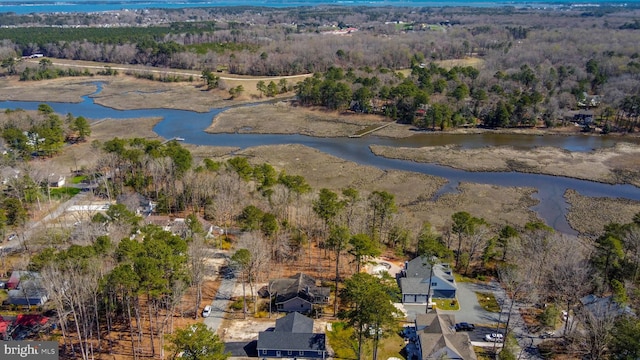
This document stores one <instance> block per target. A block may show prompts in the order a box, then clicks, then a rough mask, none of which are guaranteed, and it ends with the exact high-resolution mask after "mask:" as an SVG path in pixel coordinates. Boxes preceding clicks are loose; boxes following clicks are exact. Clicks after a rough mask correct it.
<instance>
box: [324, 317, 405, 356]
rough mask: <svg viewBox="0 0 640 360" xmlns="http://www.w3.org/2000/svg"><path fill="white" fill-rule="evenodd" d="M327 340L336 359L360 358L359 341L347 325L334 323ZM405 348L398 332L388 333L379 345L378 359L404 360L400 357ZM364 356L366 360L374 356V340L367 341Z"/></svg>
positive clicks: (363, 351) (364, 346) (364, 344)
mask: <svg viewBox="0 0 640 360" xmlns="http://www.w3.org/2000/svg"><path fill="white" fill-rule="evenodd" d="M327 338H328V342H329V346H330V347H331V349H332V350H333V352H334V358H336V359H356V358H357V357H358V340H357V339H356V338H355V337H354V336H353V329H351V328H349V327H347V326H346V324H345V323H342V322H335V323H333V324H332V325H331V331H329V332H327ZM404 346H405V344H404V339H402V337H400V335H398V333H397V332H393V333H388V334H387V335H386V336H385V337H383V338H381V339H380V341H379V343H378V359H388V358H390V357H396V358H400V359H403V358H404V357H403V356H402V355H400V351H402V349H403V348H404ZM362 356H363V357H364V358H365V359H366V358H371V357H372V356H373V340H372V339H365V341H364V343H363V349H362Z"/></svg>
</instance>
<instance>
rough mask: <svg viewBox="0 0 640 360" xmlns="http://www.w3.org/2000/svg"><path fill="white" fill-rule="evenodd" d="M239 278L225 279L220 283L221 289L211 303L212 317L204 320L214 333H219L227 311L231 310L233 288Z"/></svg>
mask: <svg viewBox="0 0 640 360" xmlns="http://www.w3.org/2000/svg"><path fill="white" fill-rule="evenodd" d="M236 281H237V278H236V277H233V278H229V279H225V278H223V279H222V281H221V282H220V287H219V288H218V292H217V293H216V297H215V299H213V301H212V302H211V315H209V317H207V318H205V319H204V324H205V325H207V327H208V328H209V329H211V330H213V331H214V332H216V331H218V329H219V328H220V325H221V324H222V320H223V319H224V317H225V314H226V312H227V309H228V308H229V301H230V300H231V295H232V294H233V288H234V287H235V286H236Z"/></svg>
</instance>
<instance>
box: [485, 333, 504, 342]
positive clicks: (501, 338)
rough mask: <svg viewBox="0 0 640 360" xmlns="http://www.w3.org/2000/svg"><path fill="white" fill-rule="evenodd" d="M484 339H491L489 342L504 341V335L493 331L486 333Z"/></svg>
mask: <svg viewBox="0 0 640 360" xmlns="http://www.w3.org/2000/svg"><path fill="white" fill-rule="evenodd" d="M484 340H485V341H489V342H503V341H504V335H502V334H497V333H491V334H487V335H485V336H484Z"/></svg>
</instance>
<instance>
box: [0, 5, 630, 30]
mask: <svg viewBox="0 0 640 360" xmlns="http://www.w3.org/2000/svg"><path fill="white" fill-rule="evenodd" d="M616 4H617V5H621V6H626V5H635V6H637V5H640V0H630V1H620V0H585V1H575V0H521V1H518V0H468V1H465V0H452V1H443V0H166V1H162V0H1V1H0V13H9V12H13V13H16V14H29V13H60V12H64V13H73V12H77V13H91V12H103V11H123V10H140V9H152V8H162V9H178V8H195V7H230V6H255V7H272V8H287V7H299V6H321V5H335V6H397V7H444V6H469V7H501V6H514V7H531V8H554V7H558V8H559V7H566V6H600V5H616ZM0 25H1V24H0Z"/></svg>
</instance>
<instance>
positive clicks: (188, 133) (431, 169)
mask: <svg viewBox="0 0 640 360" xmlns="http://www.w3.org/2000/svg"><path fill="white" fill-rule="evenodd" d="M100 90H101V86H100V85H98V91H97V92H99V91H100ZM41 103H42V102H31V101H0V107H2V108H9V109H17V108H21V109H25V110H35V109H37V107H38V105H39V104H41ZM47 104H49V105H50V106H51V107H52V108H53V109H54V111H56V112H57V113H60V114H67V113H72V114H74V115H76V116H79V115H82V116H84V117H86V118H88V119H92V120H98V119H105V118H110V119H131V118H142V117H162V118H163V120H162V121H160V122H159V123H158V124H157V125H156V126H155V127H154V131H155V132H156V133H157V134H158V135H160V136H162V137H164V138H167V139H169V138H174V137H181V138H184V139H185V142H188V143H191V144H196V145H212V146H232V147H239V148H247V147H252V146H258V145H275V144H302V145H305V146H309V147H312V148H315V149H317V150H320V151H322V152H325V153H328V154H331V155H334V156H337V157H340V158H343V159H345V160H350V161H353V162H356V163H359V164H362V165H370V166H375V167H377V168H380V169H395V170H404V171H412V172H418V173H425V174H430V175H434V176H439V177H443V178H446V179H447V180H449V182H448V183H447V184H446V185H445V186H444V187H443V188H442V189H440V190H439V192H438V195H441V194H444V193H447V192H455V191H456V189H457V186H458V184H459V183H460V182H473V183H482V184H492V185H499V186H524V187H533V188H536V189H537V190H538V191H537V193H536V194H535V195H534V196H535V197H536V199H538V200H539V201H540V202H539V204H538V205H536V206H534V207H533V208H532V210H534V211H536V212H537V213H538V215H539V216H540V217H541V218H542V219H544V220H545V222H546V223H547V224H548V225H549V226H552V227H554V228H555V229H556V230H557V231H560V232H564V233H568V234H575V231H574V230H573V229H571V227H570V226H569V224H568V223H567V221H566V217H565V215H566V213H567V208H568V205H567V203H566V202H565V200H564V197H563V195H564V192H565V191H566V190H567V189H574V190H576V191H578V192H579V193H580V194H582V195H585V196H592V197H609V198H625V199H631V200H638V201H640V188H637V187H635V186H632V185H608V184H601V183H597V182H592V181H585V180H577V179H572V178H565V177H558V176H548V175H537V174H524V173H516V172H468V171H463V170H457V169H453V168H449V167H445V166H439V165H434V164H423V163H416V162H412V161H405V160H395V159H386V158H382V157H378V156H375V155H374V154H373V153H372V152H371V151H370V150H369V145H372V144H377V145H388V146H441V145H448V144H454V145H460V146H462V147H467V148H476V147H480V146H487V145H512V146H516V147H520V148H523V147H524V148H532V147H535V146H556V147H560V148H563V149H567V150H571V151H591V150H593V149H597V148H602V147H610V146H613V145H614V144H615V143H616V142H617V141H619V139H615V138H608V137H590V136H535V135H531V136H528V135H517V136H514V135H505V134H491V136H487V135H485V134H469V135H455V136H452V135H443V134H438V135H434V134H417V135H416V136H412V137H410V138H408V139H389V138H379V137H375V136H367V137H363V138H358V139H350V138H314V137H309V136H303V135H257V134H209V133H205V132H204V129H206V128H207V127H208V126H209V125H210V124H211V120H212V118H213V117H214V116H215V115H217V114H218V113H220V112H221V111H224V109H212V110H211V111H209V112H208V113H196V112H191V111H184V110H168V109H143V110H115V109H111V108H107V107H104V106H101V105H98V104H95V103H94V101H93V98H91V97H90V96H85V97H83V101H82V102H80V103H53V102H48V103H47Z"/></svg>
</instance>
